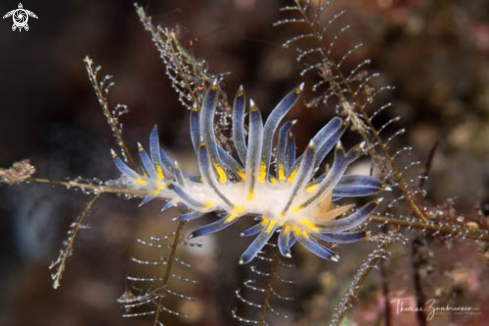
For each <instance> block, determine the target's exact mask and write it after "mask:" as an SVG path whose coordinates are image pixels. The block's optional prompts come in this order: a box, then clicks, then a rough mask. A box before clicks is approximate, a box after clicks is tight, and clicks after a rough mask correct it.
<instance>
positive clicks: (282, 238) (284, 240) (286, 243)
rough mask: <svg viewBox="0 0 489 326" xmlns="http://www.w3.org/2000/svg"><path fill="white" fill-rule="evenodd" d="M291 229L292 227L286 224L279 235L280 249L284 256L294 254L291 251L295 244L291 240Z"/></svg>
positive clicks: (289, 256)
mask: <svg viewBox="0 0 489 326" xmlns="http://www.w3.org/2000/svg"><path fill="white" fill-rule="evenodd" d="M291 230H292V229H291V228H290V226H288V225H286V226H284V228H283V229H282V231H281V232H280V235H279V236H278V249H279V250H280V253H281V254H282V256H284V257H287V258H291V257H292V254H291V253H290V247H291V245H292V244H293V243H292V242H291V241H290V235H291Z"/></svg>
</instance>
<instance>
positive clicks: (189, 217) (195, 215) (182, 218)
mask: <svg viewBox="0 0 489 326" xmlns="http://www.w3.org/2000/svg"><path fill="white" fill-rule="evenodd" d="M203 215H204V213H201V212H190V213H185V214H182V215H180V217H179V218H178V219H179V220H180V221H192V220H195V219H198V218H199V217H202V216H203Z"/></svg>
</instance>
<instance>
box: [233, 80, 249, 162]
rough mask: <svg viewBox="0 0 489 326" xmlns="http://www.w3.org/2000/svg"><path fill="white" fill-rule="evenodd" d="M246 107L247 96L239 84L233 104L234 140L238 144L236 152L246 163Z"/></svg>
mask: <svg viewBox="0 0 489 326" xmlns="http://www.w3.org/2000/svg"><path fill="white" fill-rule="evenodd" d="M245 109H246V96H245V93H244V90H243V86H239V89H238V92H237V93H236V97H235V98H234V106H233V131H232V132H233V142H234V146H236V152H237V153H238V157H239V159H240V160H241V163H243V164H245V163H246V152H247V148H246V139H245V128H244V121H245Z"/></svg>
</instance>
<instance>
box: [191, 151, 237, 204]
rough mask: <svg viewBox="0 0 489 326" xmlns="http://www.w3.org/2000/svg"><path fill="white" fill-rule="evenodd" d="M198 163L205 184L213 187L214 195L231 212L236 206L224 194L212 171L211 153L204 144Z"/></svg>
mask: <svg viewBox="0 0 489 326" xmlns="http://www.w3.org/2000/svg"><path fill="white" fill-rule="evenodd" d="M198 161H199V170H200V174H201V176H202V179H204V182H205V183H207V184H208V185H209V186H210V187H211V189H212V190H213V191H214V193H215V194H216V195H217V196H218V197H219V198H220V199H221V200H222V202H223V204H224V205H225V206H227V209H229V210H231V209H232V208H233V206H234V205H233V204H232V203H231V201H230V200H229V199H228V198H227V197H226V196H225V195H224V194H223V192H222V189H221V187H220V185H219V182H218V181H217V179H216V175H215V174H214V171H213V170H212V165H211V159H210V157H209V151H208V150H207V146H206V144H205V143H204V142H202V143H200V147H199V155H198Z"/></svg>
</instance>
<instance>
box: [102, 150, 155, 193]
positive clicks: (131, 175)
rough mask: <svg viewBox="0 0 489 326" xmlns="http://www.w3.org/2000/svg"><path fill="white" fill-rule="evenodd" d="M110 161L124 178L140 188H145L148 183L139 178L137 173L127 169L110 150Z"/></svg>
mask: <svg viewBox="0 0 489 326" xmlns="http://www.w3.org/2000/svg"><path fill="white" fill-rule="evenodd" d="M110 151H111V153H112V159H113V161H114V164H115V166H116V168H117V169H118V170H119V171H120V172H121V173H122V175H124V176H125V177H126V178H128V179H130V180H131V181H132V182H135V183H137V184H139V185H140V186H143V187H145V186H147V185H148V182H147V181H146V179H145V178H143V177H141V176H140V175H139V174H138V173H136V172H135V171H134V170H133V169H131V168H130V167H128V166H127V165H126V163H124V162H123V161H122V160H121V159H120V158H119V157H118V156H117V154H116V152H115V151H114V150H113V149H111V150H110Z"/></svg>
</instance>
